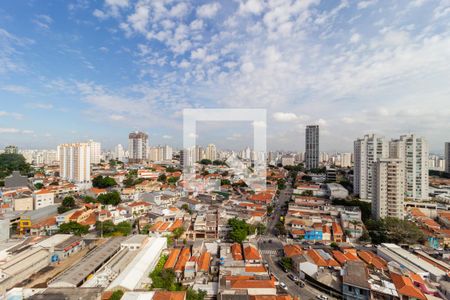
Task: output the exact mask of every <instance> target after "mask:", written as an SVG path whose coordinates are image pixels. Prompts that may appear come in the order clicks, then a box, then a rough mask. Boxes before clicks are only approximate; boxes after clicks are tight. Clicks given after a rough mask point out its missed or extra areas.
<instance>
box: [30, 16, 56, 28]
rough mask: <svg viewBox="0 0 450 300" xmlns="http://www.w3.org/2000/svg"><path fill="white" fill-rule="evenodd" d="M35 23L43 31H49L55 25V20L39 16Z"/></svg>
mask: <svg viewBox="0 0 450 300" xmlns="http://www.w3.org/2000/svg"><path fill="white" fill-rule="evenodd" d="M33 23H34V24H36V25H37V26H39V28H41V29H45V30H48V29H50V25H51V24H52V23H53V19H52V18H51V17H50V16H48V15H37V16H36V18H35V19H34V20H33Z"/></svg>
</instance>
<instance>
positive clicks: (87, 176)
mask: <svg viewBox="0 0 450 300" xmlns="http://www.w3.org/2000/svg"><path fill="white" fill-rule="evenodd" d="M90 165H91V148H90V146H89V143H73V144H62V145H59V166H60V177H61V178H62V179H64V180H68V181H71V182H74V183H89V182H90V181H91V167H90Z"/></svg>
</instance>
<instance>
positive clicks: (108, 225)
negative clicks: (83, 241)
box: [95, 220, 116, 236]
mask: <svg viewBox="0 0 450 300" xmlns="http://www.w3.org/2000/svg"><path fill="white" fill-rule="evenodd" d="M95 230H96V231H97V234H98V235H102V234H103V236H111V235H112V234H113V233H114V231H116V226H115V225H114V223H113V222H112V221H110V220H107V221H104V222H100V221H97V222H96V223H95Z"/></svg>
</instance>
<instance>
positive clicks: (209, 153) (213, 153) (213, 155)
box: [206, 144, 217, 161]
mask: <svg viewBox="0 0 450 300" xmlns="http://www.w3.org/2000/svg"><path fill="white" fill-rule="evenodd" d="M206 159H209V160H211V161H213V160H216V159H217V149H216V145H214V144H209V145H208V147H206Z"/></svg>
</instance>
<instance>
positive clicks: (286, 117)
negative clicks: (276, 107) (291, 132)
mask: <svg viewBox="0 0 450 300" xmlns="http://www.w3.org/2000/svg"><path fill="white" fill-rule="evenodd" d="M273 118H274V119H275V120H276V121H278V122H292V121H296V120H298V117H297V115H296V114H294V113H286V112H276V113H274V114H273Z"/></svg>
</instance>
